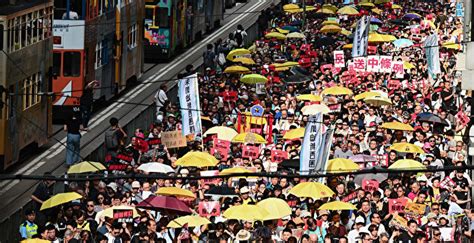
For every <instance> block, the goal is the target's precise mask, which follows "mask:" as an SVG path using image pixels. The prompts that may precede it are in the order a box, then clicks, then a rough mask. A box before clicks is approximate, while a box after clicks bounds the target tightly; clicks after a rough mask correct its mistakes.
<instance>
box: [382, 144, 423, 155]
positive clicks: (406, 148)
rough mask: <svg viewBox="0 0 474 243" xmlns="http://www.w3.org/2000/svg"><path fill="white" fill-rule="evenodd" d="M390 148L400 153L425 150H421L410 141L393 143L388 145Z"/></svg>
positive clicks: (419, 152)
mask: <svg viewBox="0 0 474 243" xmlns="http://www.w3.org/2000/svg"><path fill="white" fill-rule="evenodd" d="M390 150H395V151H397V152H400V153H418V154H424V153H425V151H423V149H421V148H420V147H419V146H417V145H415V144H411V143H394V144H393V145H392V146H390Z"/></svg>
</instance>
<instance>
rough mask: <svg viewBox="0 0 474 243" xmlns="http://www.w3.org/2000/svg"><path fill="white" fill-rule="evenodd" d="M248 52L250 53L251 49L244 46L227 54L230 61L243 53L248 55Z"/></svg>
mask: <svg viewBox="0 0 474 243" xmlns="http://www.w3.org/2000/svg"><path fill="white" fill-rule="evenodd" d="M248 54H250V51H249V50H247V49H244V48H239V49H235V50H232V51H230V52H229V54H227V57H226V58H227V60H229V61H233V60H234V58H235V57H236V56H243V55H248Z"/></svg>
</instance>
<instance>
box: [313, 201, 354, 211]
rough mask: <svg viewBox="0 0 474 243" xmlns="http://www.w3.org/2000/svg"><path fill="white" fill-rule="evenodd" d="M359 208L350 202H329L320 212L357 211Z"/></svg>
mask: <svg viewBox="0 0 474 243" xmlns="http://www.w3.org/2000/svg"><path fill="white" fill-rule="evenodd" d="M356 209H357V207H356V206H354V205H353V204H352V203H348V202H341V201H334V202H328V203H325V204H323V205H321V207H319V210H356Z"/></svg>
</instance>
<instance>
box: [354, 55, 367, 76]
mask: <svg viewBox="0 0 474 243" xmlns="http://www.w3.org/2000/svg"><path fill="white" fill-rule="evenodd" d="M353 63H354V71H356V72H364V71H365V66H366V64H367V63H366V58H365V57H355V58H354V59H353Z"/></svg>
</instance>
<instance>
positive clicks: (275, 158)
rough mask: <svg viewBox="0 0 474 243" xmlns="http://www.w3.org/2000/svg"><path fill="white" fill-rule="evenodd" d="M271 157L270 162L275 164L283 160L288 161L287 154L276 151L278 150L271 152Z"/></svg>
mask: <svg viewBox="0 0 474 243" xmlns="http://www.w3.org/2000/svg"><path fill="white" fill-rule="evenodd" d="M271 155H272V156H271V160H272V162H276V163H280V162H282V161H283V160H285V159H288V152H286V151H283V150H278V149H275V150H272V154H271Z"/></svg>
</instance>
